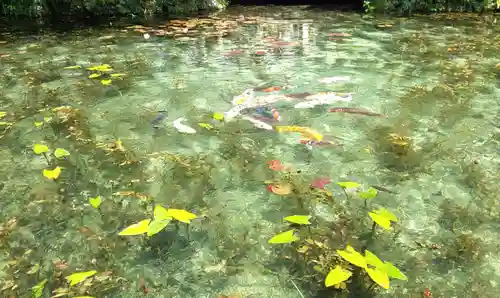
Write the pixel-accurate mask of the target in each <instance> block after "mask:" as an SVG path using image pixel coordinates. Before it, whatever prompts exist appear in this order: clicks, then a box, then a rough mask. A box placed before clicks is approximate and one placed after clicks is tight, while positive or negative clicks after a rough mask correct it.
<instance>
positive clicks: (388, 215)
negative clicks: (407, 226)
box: [376, 208, 398, 222]
mask: <svg viewBox="0 0 500 298" xmlns="http://www.w3.org/2000/svg"><path fill="white" fill-rule="evenodd" d="M376 212H377V214H378V215H380V216H382V217H385V218H387V219H388V220H390V221H393V222H397V221H398V217H397V216H396V215H395V214H394V213H392V212H391V211H389V210H387V209H385V208H380V209H378V210H377V211H376Z"/></svg>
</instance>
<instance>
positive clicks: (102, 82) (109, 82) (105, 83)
mask: <svg viewBox="0 0 500 298" xmlns="http://www.w3.org/2000/svg"><path fill="white" fill-rule="evenodd" d="M111 82H112V81H111V80H101V84H103V85H104V86H108V85H111Z"/></svg>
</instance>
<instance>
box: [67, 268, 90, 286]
mask: <svg viewBox="0 0 500 298" xmlns="http://www.w3.org/2000/svg"><path fill="white" fill-rule="evenodd" d="M96 273H97V271H95V270H92V271H86V272H78V273H73V274H71V275H70V276H66V280H67V281H69V286H70V287H71V286H74V285H76V284H79V283H81V282H82V281H84V280H86V279H87V278H89V277H91V276H93V275H94V274H96Z"/></svg>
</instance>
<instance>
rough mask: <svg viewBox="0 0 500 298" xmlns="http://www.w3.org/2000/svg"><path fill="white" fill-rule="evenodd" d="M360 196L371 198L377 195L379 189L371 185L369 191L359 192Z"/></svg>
mask: <svg viewBox="0 0 500 298" xmlns="http://www.w3.org/2000/svg"><path fill="white" fill-rule="evenodd" d="M359 196H360V197H362V198H363V199H366V200H370V199H373V198H374V197H376V196H377V190H376V189H375V188H373V187H370V188H369V189H368V190H367V191H363V192H361V193H359Z"/></svg>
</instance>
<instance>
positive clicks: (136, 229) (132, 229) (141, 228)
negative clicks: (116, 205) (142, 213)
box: [118, 219, 151, 236]
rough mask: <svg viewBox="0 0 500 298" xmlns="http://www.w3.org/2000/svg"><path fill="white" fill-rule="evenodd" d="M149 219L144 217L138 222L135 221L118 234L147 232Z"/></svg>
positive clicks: (128, 234) (126, 234)
mask: <svg viewBox="0 0 500 298" xmlns="http://www.w3.org/2000/svg"><path fill="white" fill-rule="evenodd" d="M150 221H151V220H150V219H144V220H141V221H140V222H138V223H135V224H133V225H130V226H128V227H126V228H125V229H123V231H121V232H120V233H118V235H120V236H133V235H140V234H144V233H147V232H148V226H149V222H150Z"/></svg>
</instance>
